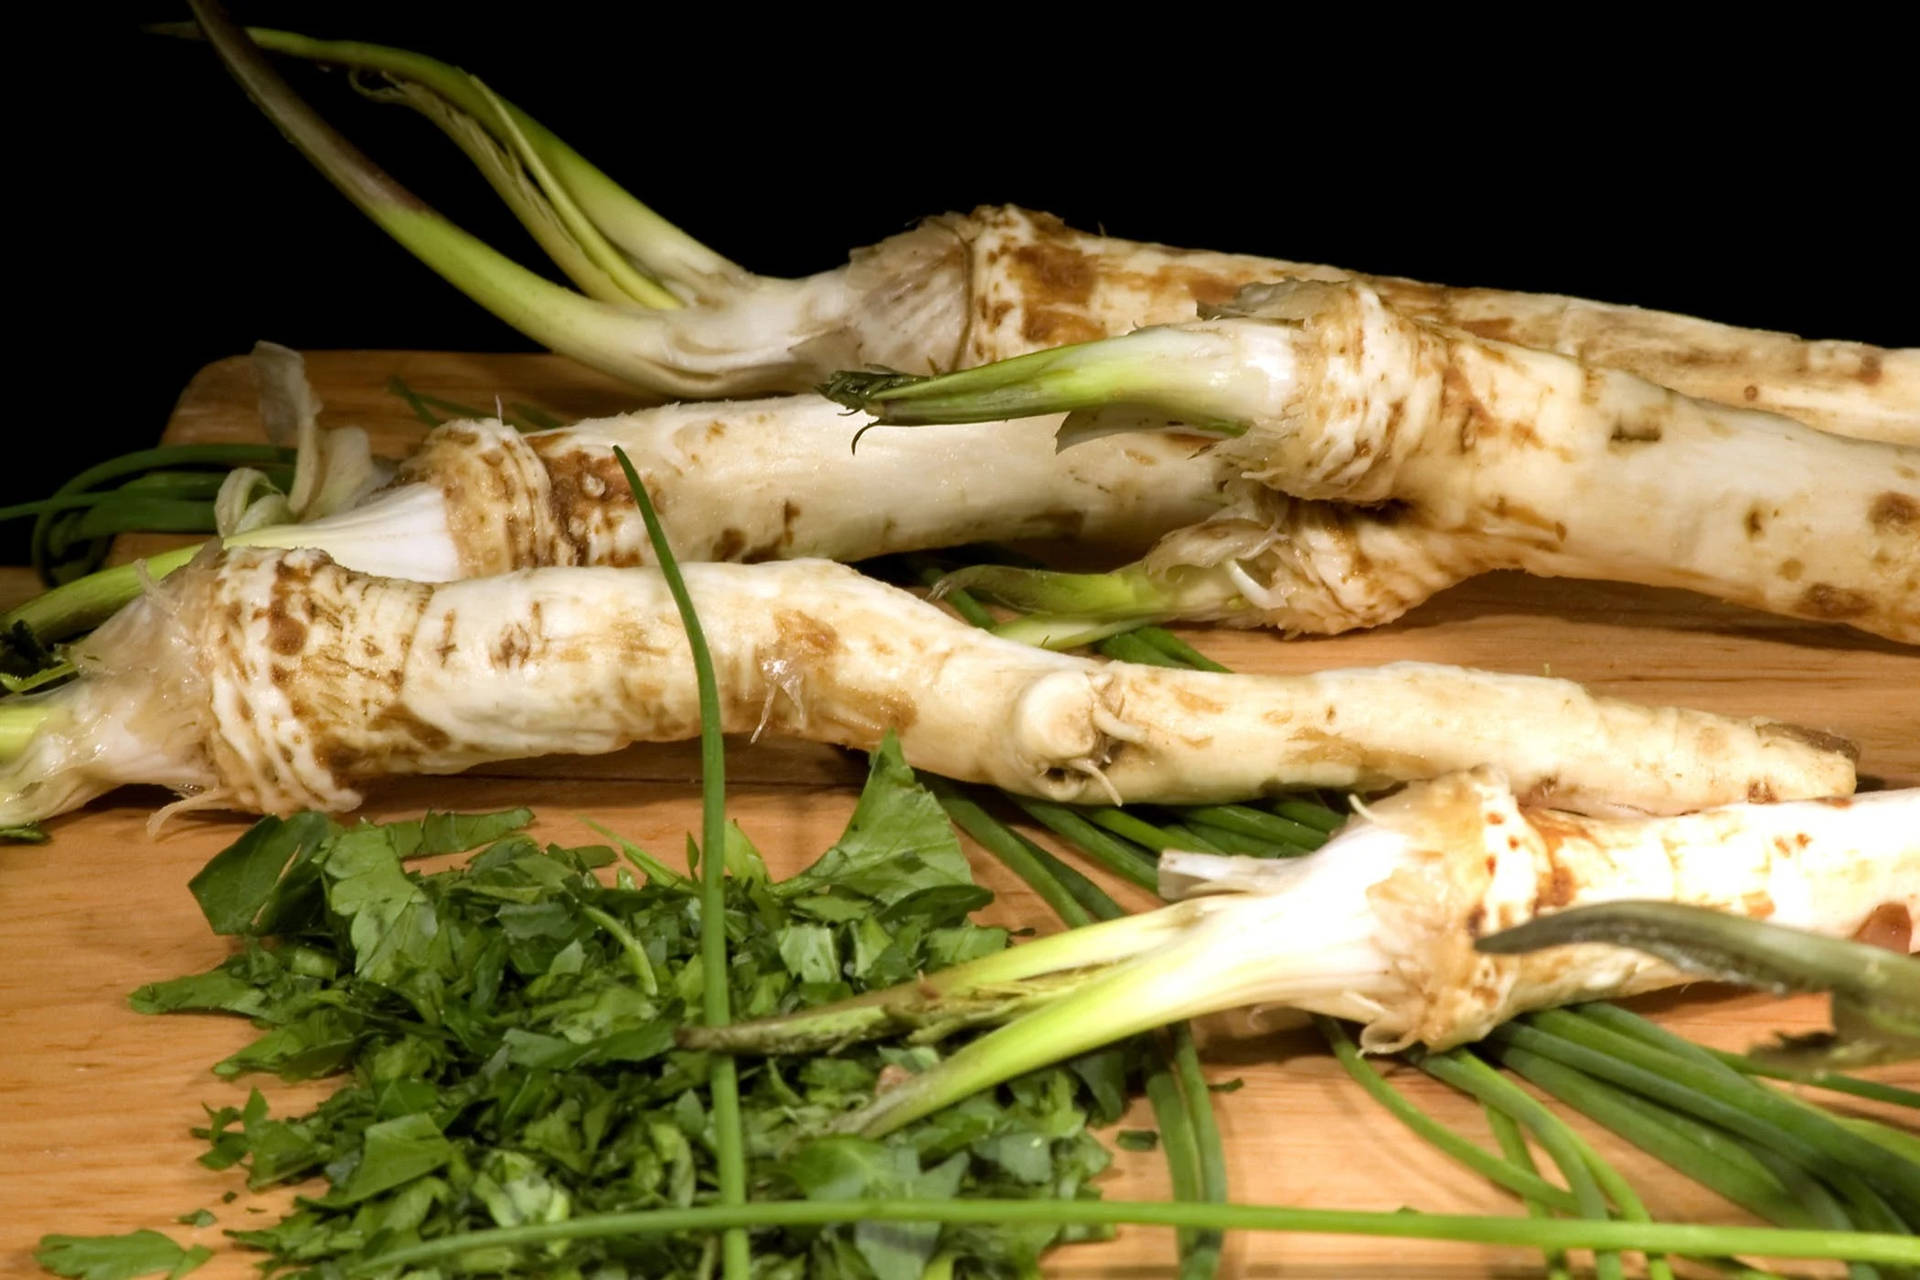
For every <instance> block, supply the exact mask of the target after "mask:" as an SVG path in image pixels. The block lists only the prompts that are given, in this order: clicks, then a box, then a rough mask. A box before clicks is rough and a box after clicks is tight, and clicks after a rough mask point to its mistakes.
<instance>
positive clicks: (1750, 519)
mask: <svg viewBox="0 0 1920 1280" xmlns="http://www.w3.org/2000/svg"><path fill="white" fill-rule="evenodd" d="M1766 527H1767V517H1766V514H1765V513H1764V512H1762V511H1761V510H1760V507H1759V505H1758V504H1755V505H1754V506H1751V507H1748V508H1747V536H1748V537H1749V538H1757V537H1759V536H1760V535H1761V534H1762V533H1763V532H1765V531H1766Z"/></svg>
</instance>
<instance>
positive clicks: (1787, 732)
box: [1754, 720, 1860, 807]
mask: <svg viewBox="0 0 1920 1280" xmlns="http://www.w3.org/2000/svg"><path fill="white" fill-rule="evenodd" d="M1754 733H1755V735H1756V736H1758V737H1761V738H1786V739H1789V740H1790V741H1793V742H1801V743H1805V744H1806V745H1807V746H1809V747H1812V748H1813V749H1814V750H1816V751H1831V752H1833V753H1834V754H1835V755H1842V756H1845V757H1846V758H1847V759H1849V760H1854V761H1858V760H1859V759H1860V746H1859V744H1858V743H1856V742H1854V741H1853V739H1851V738H1843V737H1841V736H1840V735H1839V734H1837V733H1828V732H1826V731H1825V730H1822V729H1809V728H1808V727H1807V726H1805V725H1803V724H1788V723H1786V722H1785V721H1783V720H1766V721H1762V722H1761V723H1760V724H1758V725H1756V726H1754ZM1838 803H1839V804H1840V805H1841V806H1842V807H1845V806H1846V805H1847V804H1848V803H1849V802H1848V801H1846V800H1840V801H1838Z"/></svg>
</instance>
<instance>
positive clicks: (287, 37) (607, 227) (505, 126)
mask: <svg viewBox="0 0 1920 1280" xmlns="http://www.w3.org/2000/svg"><path fill="white" fill-rule="evenodd" d="M155 30H156V31H159V32H162V33H164V34H169V35H181V36H188V37H194V36H198V35H199V34H200V33H199V32H198V31H197V30H196V29H195V28H193V27H191V26H189V25H186V24H179V25H166V26H160V27H156V28H155ZM247 34H248V35H249V36H250V37H252V39H253V41H254V43H255V44H257V45H259V46H260V47H261V48H263V49H266V50H268V51H270V52H273V53H279V54H285V55H288V56H291V57H295V58H302V59H305V60H307V61H310V62H317V63H323V64H326V65H329V66H337V67H346V68H348V69H350V70H353V71H359V72H373V73H376V74H378V75H381V76H383V77H386V78H387V79H388V80H389V81H390V82H392V83H394V84H396V85H398V86H402V87H403V88H406V89H411V90H413V92H410V93H400V94H398V100H399V101H401V102H404V103H405V104H407V105H409V106H412V107H414V108H416V109H417V110H419V111H420V112H421V113H422V114H423V115H425V116H426V117H427V118H428V119H429V120H431V121H433V123H434V124H435V125H437V126H438V127H440V128H441V129H442V130H443V131H445V132H446V133H447V134H448V136H449V137H451V138H453V139H454V141H455V142H456V143H458V144H460V145H461V147H462V149H463V150H468V154H469V155H472V154H473V152H472V150H469V147H470V146H471V145H472V142H471V135H472V131H473V130H475V129H477V130H479V131H482V132H483V133H484V134H485V135H486V136H487V137H488V138H489V139H490V140H491V141H492V142H493V143H494V144H495V145H496V147H497V148H499V150H500V151H501V152H502V153H506V152H509V151H511V152H513V153H522V152H524V154H525V156H526V157H527V160H526V164H527V168H528V169H529V170H531V171H533V172H534V173H535V174H537V175H538V177H539V179H540V186H541V189H542V191H544V192H545V193H546V194H547V195H548V196H549V197H550V198H552V199H554V200H555V202H556V203H558V201H559V200H561V199H564V200H565V201H566V202H567V203H568V204H569V205H570V206H572V207H574V208H576V209H577V210H578V211H579V212H580V213H581V214H583V215H584V216H585V217H586V219H587V220H588V221H589V222H590V223H591V224H592V226H593V228H594V230H595V232H596V233H597V234H599V235H602V236H604V237H605V238H606V239H607V240H609V241H611V242H612V243H613V244H615V245H618V246H619V247H620V248H621V249H623V250H625V251H626V252H627V253H628V254H631V255H632V256H633V258H634V259H635V260H636V261H638V262H640V263H641V264H643V265H644V266H645V267H646V268H647V270H649V271H650V272H652V273H653V274H655V275H657V276H659V277H661V278H664V279H667V280H671V281H674V282H676V283H678V284H681V285H683V286H685V287H688V288H694V287H697V286H699V285H700V284H702V283H703V282H705V281H706V280H707V279H708V278H710V277H718V278H725V277H728V276H731V275H736V274H740V268H739V267H737V266H735V265H734V264H733V263H731V262H729V261H727V259H725V258H723V257H721V256H720V255H719V254H717V253H715V252H714V251H713V250H711V249H709V248H707V247H706V246H705V245H703V244H701V243H700V242H698V241H697V240H695V239H694V238H693V237H691V236H689V235H687V233H686V232H684V231H682V230H680V229H679V228H678V227H676V226H674V225H672V224H671V223H669V222H668V221H667V220H666V219H664V218H662V217H661V216H660V215H659V214H657V213H655V212H654V211H653V210H652V209H650V208H648V207H647V206H646V205H645V204H643V203H641V202H640V201H639V200H637V199H635V198H634V197H633V196H632V195H631V194H629V193H628V192H627V191H625V190H624V189H622V188H621V187H620V186H619V185H618V184H617V183H615V182H614V181H613V180H612V179H611V178H609V177H608V176H607V175H606V174H605V173H603V172H602V171H601V170H600V169H598V168H597V167H595V166H594V165H593V164H592V163H591V162H589V161H588V160H587V159H586V158H585V157H584V156H582V155H581V154H580V153H579V152H577V151H575V150H574V149H573V148H572V147H570V146H568V145H567V144H566V143H564V142H562V141H561V140H560V139H559V138H558V137H556V136H555V135H554V134H553V133H551V132H550V131H549V130H548V129H547V128H546V127H545V126H544V125H542V124H540V123H539V121H537V120H535V119H534V118H533V117H532V116H529V115H528V114H527V113H526V112H524V111H522V110H521V109H520V108H519V107H516V106H514V105H513V104H512V103H510V102H507V101H505V100H503V99H500V98H497V97H495V96H494V95H492V94H491V93H489V92H487V91H485V90H484V89H483V88H482V86H481V85H480V82H479V81H478V80H477V79H475V78H474V77H473V76H470V75H468V74H467V73H466V72H464V71H461V70H460V69H459V68H457V67H453V66H449V65H448V64H446V63H444V62H439V61H437V60H435V59H433V58H429V57H425V56H423V55H421V54H418V53H411V52H408V51H407V50H404V49H394V48H389V47H386V46H383V45H376V44H365V43H361V42H359V41H353V40H315V39H312V38H310V37H308V36H303V35H299V34H296V33H294V32H291V31H274V30H269V29H266V28H262V27H249V28H247ZM369 96H372V97H376V98H387V97H390V96H393V95H392V94H390V93H389V92H387V91H380V90H374V91H370V92H369ZM475 159H476V162H478V160H479V157H477V156H476V157H475ZM482 169H483V172H485V173H486V174H487V177H488V179H489V180H490V181H494V180H495V178H496V172H495V169H494V168H493V167H491V166H488V165H482ZM495 185H496V188H499V187H500V186H501V183H500V182H498V181H496V182H495ZM510 185H511V186H512V187H513V188H514V189H515V190H519V189H521V188H522V187H523V185H524V184H521V183H518V182H514V183H511V184H510ZM501 195H502V196H503V197H504V198H508V200H509V203H510V204H511V205H513V207H514V211H515V213H516V214H519V215H520V216H521V219H522V221H523V222H525V223H526V224H527V227H528V229H529V230H530V231H532V232H533V233H534V234H535V235H536V236H539V235H542V232H543V229H544V228H545V227H546V226H547V225H548V224H549V222H550V219H548V218H547V217H545V216H543V215H542V214H540V213H539V212H537V211H529V210H526V209H523V207H522V205H521V204H520V203H519V202H518V201H517V200H516V199H514V198H512V197H509V193H508V191H507V190H501ZM667 305H674V303H673V302H671V301H670V302H669V303H667Z"/></svg>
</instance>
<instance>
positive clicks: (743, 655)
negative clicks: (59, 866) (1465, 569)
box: [0, 548, 1854, 823]
mask: <svg viewBox="0 0 1920 1280" xmlns="http://www.w3.org/2000/svg"><path fill="white" fill-rule="evenodd" d="M686 577H687V581H688V586H689V589H690V590H691V593H692V598H693V602H694V605H695V608H696V609H697V611H698V613H699V615H700V617H701V619H702V621H703V623H704V625H705V629H706V631H707V633H708V635H709V636H710V637H711V641H710V643H711V645H712V648H713V657H714V664H715V667H716V670H717V671H718V675H719V683H720V693H721V702H722V720H723V725H724V728H725V729H726V730H727V731H730V732H736V733H738V732H755V733H759V732H771V733H777V734H788V735H793V736H797V737H804V738H809V739H813V740H816V741H821V742H829V743H837V744H842V745H846V746H852V747H866V748H870V747H872V746H874V745H876V744H877V743H878V742H879V741H880V739H881V738H882V736H883V735H884V734H885V733H887V732H888V731H893V732H895V733H897V734H898V735H899V737H900V741H901V745H902V749H903V751H904V753H905V756H906V759H907V761H908V762H909V763H910V764H912V765H913V766H914V767H916V768H920V769H927V770H931V771H933V772H936V773H941V774H945V775H948V776H950V777H954V778H959V779H964V780H969V781H978V782H985V783H990V784H992V785H994V786H997V787H1001V788H1003V789H1006V790H1009V791H1013V792H1017V793H1021V794H1026V795H1035V796H1043V797H1047V798H1051V799H1055V800H1064V801H1093V802H1105V801H1109V800H1112V801H1164V802H1200V801H1214V800H1229V799H1243V798H1248V797H1253V796H1257V795H1261V794H1264V793H1267V792H1271V791H1276V790H1280V789H1284V788H1288V787H1301V786H1332V787H1352V788H1358V789H1378V788H1382V787H1386V786H1389V785H1391V784H1394V783H1398V782H1404V781H1408V780H1411V779H1418V778H1428V777H1433V776H1436V775H1438V774H1442V773H1446V772H1448V771H1451V770H1455V769H1459V768H1464V767H1469V766H1473V765H1477V764H1483V763H1485V764H1493V765H1497V766H1499V767H1501V768H1503V769H1505V770H1506V771H1507V773H1508V774H1509V775H1510V776H1511V777H1512V778H1513V779H1514V783H1515V786H1516V787H1518V788H1519V789H1520V790H1521V791H1522V793H1524V794H1527V795H1530V796H1532V797H1534V798H1536V799H1540V800H1551V801H1552V802H1553V803H1556V804H1560V805H1563V806H1566V807H1570V808H1577V809H1588V810H1601V811H1618V810H1628V811H1646V812H1677V811H1685V810H1689V809H1695V808H1699V807H1701V806H1703V805H1710V804H1717V803H1723V802H1726V801H1730V800H1735V799H1745V798H1748V797H1750V796H1760V797H1779V798H1787V797H1798V796H1815V795H1830V794H1844V793H1846V792H1848V791H1850V790H1851V789H1852V787H1853V782H1854V772H1853V763H1852V760H1851V758H1850V755H1849V754H1848V752H1847V750H1846V749H1845V744H1844V743H1840V742H1838V741H1837V740H1834V739H1831V738H1827V737H1825V736H1823V735H1819V734H1813V733H1809V732H1808V731H1805V730H1800V729H1796V728H1794V727H1792V726H1788V725H1784V724H1780V723H1776V722H1773V721H1767V720H1735V719H1728V718H1725V717H1720V716H1714V715H1708V714H1705V713H1701V712H1695V711H1686V710H1677V709H1672V708H1652V707H1643V706H1638V705H1635V704H1631V703H1626V702H1620V701H1615V700H1611V699H1605V698H1596V697H1593V696H1591V695H1589V694H1588V693H1586V692H1585V691H1584V690H1583V689H1581V688H1580V687H1579V686H1578V685H1575V684H1572V683H1570V682H1567V681H1562V680H1548V679H1538V678H1532V677H1522V676H1508V675H1496V674H1491V673H1487V672H1477V671H1469V670H1463V669H1459V668H1449V667H1439V666H1429V665H1424V664H1412V663H1408V664H1397V665H1393V666H1387V667H1382V668H1377V669H1369V670H1352V671H1328V672H1322V673H1318V674H1315V675H1308V676H1291V677H1262V676H1239V675H1217V674H1210V673H1205V672H1192V671H1173V670H1168V669H1165V668H1156V667H1144V666H1131V665H1127V664H1119V663H1115V664H1105V663H1100V662H1097V661H1093V660H1089V659H1083V658H1078V657H1072V656H1066V655H1061V654H1055V653H1049V652H1046V651H1043V650H1036V649H1033V648H1029V647H1027V646H1024V645H1020V644H1017V643H1014V642H1012V641H1007V640H1003V639H1000V638H997V637H994V636H991V635H988V634H986V633H984V632H981V631H979V630H977V629H975V628H972V627H969V626H967V625H965V624H964V623H961V622H959V621H957V620H955V619H953V618H951V617H949V616H947V615H946V614H944V613H942V612H941V611H940V610H939V609H937V608H935V607H933V606H931V605H928V604H926V603H925V602H924V601H921V600H919V599H917V598H916V597H914V596H912V595H910V594H908V593H906V592H902V591H898V590H895V589H893V588H890V587H887V586H884V585H881V584H879V583H876V582H873V581H871V580H869V579H866V578H863V577H861V576H860V575H859V574H857V573H855V572H854V571H852V570H850V569H847V568H844V567H841V566H839V565H835V564H831V563H828V562H824V561H791V562H786V563H782V564H766V565H756V566H736V565H689V566H687V568H686ZM77 662H78V665H79V667H80V670H81V675H80V677H79V678H78V679H76V680H74V681H73V682H71V683H70V684H68V685H66V686H64V687H62V688H60V689H57V690H55V691H54V692H52V693H49V694H46V695H42V696H40V697H38V698H34V699H31V700H27V699H22V700H16V706H15V710H14V712H13V714H14V715H15V716H21V715H31V716H32V717H34V722H35V724H36V725H37V726H38V727H37V730H36V731H35V732H33V733H32V735H31V737H29V738H28V739H27V740H26V741H25V745H24V748H23V749H21V750H20V751H19V754H18V755H17V756H16V757H15V758H14V759H13V760H12V761H11V762H10V763H9V764H8V765H7V767H6V772H5V777H4V785H3V786H0V794H3V795H4V796H5V799H4V802H0V822H6V823H13V822H24V821H29V820H34V819H38V818H41V817H45V816H48V815H50V814H54V813H58V812H61V811H64V810H66V809H70V808H72V807H74V806H76V805H78V804H80V803H82V802H84V801H85V800H86V799H88V798H89V797H91V796H95V795H98V794H101V793H103V792H105V791H107V790H110V789H112V788H113V787H115V786H117V785H120V784H123V783H134V782H157V783H163V784H165V785H168V786H171V787H174V788H176V789H179V790H181V791H182V792H184V793H186V794H187V795H189V797H190V799H189V800H188V801H187V803H189V804H192V805H209V806H212V805H217V806H224V807H229V808H236V809H243V810H249V811H264V812H284V811H288V810H292V809H296V808H301V807H313V808H321V809H349V808H352V807H354V806H355V805H357V804H359V803H360V800H361V791H362V788H363V787H364V786H365V785H366V784H368V783H370V782H372V781H374V780H376V779H378V778H381V777H385V776H388V775H401V774H422V773H426V774H443V773H452V772H456V771H458V770H461V769H465V768H467V767H469V766H472V765H475V764H479V763H482V762H485V761H492V760H504V759H513V758H518V757H525V756H534V755H542V754H548V753H583V754H584V753H596V752H605V751H611V750H614V749H616V748H618V747H621V746H623V745H625V744H627V743H630V742H636V741H654V742H657V741H674V740H681V739H689V738H693V737H695V736H696V735H697V733H698V731H699V710H698V706H697V703H696V698H695V692H694V689H695V686H694V679H693V672H692V666H691V658H690V655H689V653H688V649H687V645H686V639H685V635H684V633H683V632H682V630H681V626H680V622H679V618H678V614H677V612H676V610H675V608H674V606H673V604H672V601H671V598H670V596H669V594H668V592H667V589H666V586H665V582H664V579H663V578H662V577H661V576H660V575H659V574H658V573H657V572H655V571H652V570H645V569H631V570H620V569H607V568H555V569H536V570H527V571H523V572H519V573H514V574H509V575H506V576H503V577H497V578H489V579H476V580H469V581H462V582H456V583H450V584H445V585H440V586H432V585H427V584H422V583H415V582H405V581H399V580H394V579H384V578H375V577H370V576H367V575H364V574H357V573H354V572H352V571H349V570H347V569H344V568H341V567H340V566H338V565H336V564H334V563H332V562H331V561H329V560H328V559H327V557H326V556H325V555H324V554H323V553H320V552H317V551H311V550H308V551H292V552H279V551H269V550H265V549H259V548H246V549H233V550H228V551H225V552H209V553H207V554H206V555H204V556H203V557H202V558H201V559H200V560H199V561H197V562H196V563H195V564H193V565H190V566H189V567H188V568H186V569H184V570H182V571H181V572H179V573H177V574H175V575H173V576H172V577H170V578H168V579H166V580H165V581H164V582H162V583H160V584H159V585H158V586H156V587H155V588H154V589H153V590H152V591H151V592H149V593H148V594H147V595H146V596H145V597H143V598H142V599H141V600H139V601H137V602H136V603H135V604H133V605H131V606H129V607H128V608H127V609H125V610H123V611H122V612H121V613H120V614H119V615H117V616H116V617H115V618H114V619H113V620H112V621H111V622H110V623H109V624H108V625H107V626H105V627H102V628H101V629H100V630H99V631H98V632H96V633H95V634H94V636H93V637H91V638H90V639H88V640H87V641H85V642H83V643H82V645H80V646H78V649H77Z"/></svg>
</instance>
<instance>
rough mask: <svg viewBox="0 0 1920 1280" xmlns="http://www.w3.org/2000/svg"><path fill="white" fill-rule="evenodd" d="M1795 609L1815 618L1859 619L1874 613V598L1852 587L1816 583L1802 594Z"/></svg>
mask: <svg viewBox="0 0 1920 1280" xmlns="http://www.w3.org/2000/svg"><path fill="white" fill-rule="evenodd" d="M1794 607H1795V608H1796V609H1797V610H1798V611H1799V612H1801V613H1804V614H1806V615H1807V616H1809V617H1813V618H1830V619H1836V620H1838V619H1843V618H1858V617H1861V616H1862V615H1864V614H1868V613H1872V612H1873V597H1872V596H1869V595H1868V594H1867V593H1866V592H1864V591H1855V590H1853V589H1852V588H1850V587H1836V586H1834V585H1833V584H1832V583H1830V582H1816V583H1814V584H1813V585H1812V586H1810V587H1808V588H1807V589H1806V590H1805V591H1802V592H1801V593H1800V599H1799V600H1798V602H1796V604H1795V606H1794Z"/></svg>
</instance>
